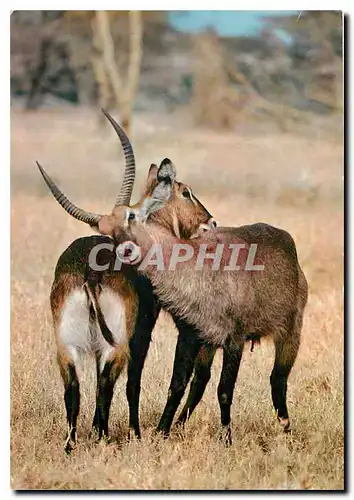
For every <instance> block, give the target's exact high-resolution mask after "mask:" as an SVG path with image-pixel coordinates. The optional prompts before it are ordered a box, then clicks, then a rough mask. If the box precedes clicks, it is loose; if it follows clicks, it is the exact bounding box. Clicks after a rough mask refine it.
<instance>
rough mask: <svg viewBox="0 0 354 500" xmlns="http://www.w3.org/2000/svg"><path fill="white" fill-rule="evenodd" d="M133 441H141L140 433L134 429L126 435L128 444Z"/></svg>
mask: <svg viewBox="0 0 354 500" xmlns="http://www.w3.org/2000/svg"><path fill="white" fill-rule="evenodd" d="M134 439H137V440H139V441H140V439H141V435H140V431H135V430H134V429H129V431H128V435H127V440H128V443H130V442H131V441H134Z"/></svg>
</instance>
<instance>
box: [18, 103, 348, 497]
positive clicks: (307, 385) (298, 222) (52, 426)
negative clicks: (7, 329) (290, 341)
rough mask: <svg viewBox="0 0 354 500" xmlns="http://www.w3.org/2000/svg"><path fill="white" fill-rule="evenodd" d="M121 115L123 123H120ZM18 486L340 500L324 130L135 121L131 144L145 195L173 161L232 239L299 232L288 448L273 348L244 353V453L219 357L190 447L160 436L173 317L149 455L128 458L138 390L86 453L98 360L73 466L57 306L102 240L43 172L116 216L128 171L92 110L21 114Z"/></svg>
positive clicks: (339, 237) (155, 348)
mask: <svg viewBox="0 0 354 500" xmlns="http://www.w3.org/2000/svg"><path fill="white" fill-rule="evenodd" d="M113 115H115V114H114V113H113ZM11 129H12V136H11V142H12V157H11V191H12V193H11V196H12V200H11V205H12V250H11V251H12V276H11V282H12V283H11V286H12V338H11V342H12V351H11V364H12V368H11V379H12V380H11V405H12V409H11V425H12V430H11V461H12V467H11V485H12V487H13V488H15V489H177V490H178V489H221V490H224V489H229V490H231V489H321V490H322V489H323V490H327V489H342V488H343V485H344V460H343V453H344V425H343V419H344V415H343V413H344V411H343V410H344V408H343V405H344V393H343V382H344V374H343V356H344V353H343V351H344V337H343V251H344V249H343V178H342V175H343V146H342V140H341V133H340V131H339V132H338V131H337V134H336V136H334V134H333V133H331V134H330V133H329V132H328V130H327V129H326V128H323V127H322V128H321V126H319V125H317V124H313V125H312V127H307V129H306V130H305V131H303V132H302V133H300V132H297V133H296V134H295V133H293V134H290V133H289V132H287V133H285V132H281V133H279V132H278V131H276V130H273V131H272V130H270V129H269V130H268V129H267V128H265V129H259V130H258V131H257V130H256V129H254V130H253V131H250V130H246V129H244V130H243V131H240V132H239V133H215V132H211V131H203V130H201V129H199V130H193V128H192V127H190V126H189V125H188V123H186V122H185V121H184V120H183V119H180V120H178V119H176V121H175V124H174V125H171V124H170V123H169V119H168V118H167V117H159V116H144V115H138V116H137V117H136V118H135V122H134V130H133V134H132V140H133V145H134V149H135V153H136V157H137V163H138V170H137V187H136V189H135V191H134V193H135V199H136V198H137V197H138V195H139V189H141V186H142V183H143V181H144V180H145V177H146V174H147V169H148V167H149V165H150V163H151V162H156V163H157V162H159V161H160V160H161V159H162V158H164V157H166V156H168V157H170V158H171V159H172V160H173V161H174V163H175V165H176V167H177V171H178V178H179V179H180V180H183V181H184V182H186V183H188V184H189V185H191V186H192V187H193V189H194V192H195V194H196V195H197V196H198V197H199V198H200V199H201V201H202V202H203V203H205V205H206V206H207V207H208V208H209V210H210V211H211V212H212V213H213V215H214V216H215V218H216V220H217V221H218V222H219V223H221V224H222V225H241V224H244V223H252V222H257V221H265V222H268V223H270V224H273V225H276V226H279V227H281V228H284V229H286V230H288V231H289V232H291V234H292V235H293V237H294V238H295V241H296V244H297V248H298V254H299V260H300V264H301V266H302V268H303V270H304V272H305V274H306V276H307V279H308V282H309V302H308V307H307V310H306V314H305V319H304V327H303V334H302V344H301V348H300V352H299V355H298V358H297V361H296V363H295V366H294V368H293V371H292V373H291V375H290V378H289V388H288V401H289V404H288V406H289V411H290V417H291V420H292V428H293V432H292V435H288V436H285V435H283V434H282V433H281V431H280V429H279V427H278V425H277V422H276V418H275V416H274V413H273V410H272V405H271V397H270V386H269V375H270V372H271V368H272V363H273V346H272V345H270V344H267V343H263V344H262V345H261V346H260V348H257V349H256V350H255V352H254V353H252V354H251V353H250V352H249V351H248V349H246V350H245V353H244V356H243V360H242V364H241V368H240V372H239V377H238V381H237V384H236V390H235V395H234V403H233V407H232V422H233V436H234V443H233V445H232V446H231V447H230V448H225V447H224V445H223V444H222V442H220V441H219V440H218V430H219V408H218V402H217V397H216V391H217V384H218V379H219V375H220V369H221V353H220V352H218V353H217V356H216V359H215V362H214V366H213V372H212V378H211V381H210V383H209V385H208V387H207V390H206V393H205V395H204V398H203V400H202V402H201V403H200V405H199V407H198V408H197V410H196V411H195V413H194V414H193V416H192V418H191V420H190V422H189V423H188V424H187V426H186V429H185V431H183V432H180V433H176V432H175V433H172V435H171V437H170V438H169V439H167V440H163V439H162V438H161V437H158V436H155V435H154V429H155V426H156V425H157V423H158V420H159V417H160V415H161V412H162V410H163V407H164V404H165V401H166V397H167V391H168V385H169V382H170V377H171V372H172V364H173V357H174V349H175V345H176V339H177V335H176V330H175V328H174V325H173V323H172V321H171V319H170V318H169V317H168V316H167V314H162V315H161V316H160V318H159V320H158V323H157V325H156V328H155V330H154V333H153V342H152V344H151V348H150V351H149V354H148V357H147V361H146V366H145V369H144V373H143V379H142V393H141V409H140V415H141V427H142V440H141V441H140V442H138V441H135V440H133V441H132V442H130V443H128V442H127V441H126V435H127V431H128V427H127V423H128V406H127V401H126V397H125V383H126V374H124V375H123V376H122V377H121V378H120V379H119V381H118V383H117V385H116V390H115V395H114V399H113V404H112V410H111V419H110V428H111V434H112V435H113V436H114V437H116V438H117V439H118V441H119V442H120V445H119V446H118V445H116V444H111V445H105V444H100V445H96V444H95V443H94V441H93V440H92V439H90V438H89V431H90V426H91V421H92V415H93V410H94V400H95V369H94V363H93V361H92V360H87V362H85V363H84V365H83V366H84V370H83V371H82V374H81V389H82V399H81V413H80V418H79V427H78V446H77V448H76V449H75V451H74V452H73V453H72V456H71V457H70V458H68V457H67V456H66V455H65V454H64V451H63V444H64V440H65V433H66V422H65V412H64V401H63V388H62V382H61V379H60V376H59V371H58V368H57V365H56V360H55V344H54V334H53V331H52V324H51V315H50V309H49V299H48V296H49V290H50V285H51V281H52V278H53V271H54V267H55V264H56V261H57V259H58V257H59V255H60V254H61V252H62V251H63V250H64V249H65V248H66V247H67V246H68V245H69V244H70V243H71V241H72V240H73V239H75V238H77V237H79V236H83V235H85V234H90V230H89V229H88V228H87V227H86V226H84V225H82V224H80V223H79V222H77V221H75V220H74V219H72V218H71V217H69V216H68V215H66V214H65V213H64V211H63V210H62V209H61V208H60V207H59V206H58V204H57V203H56V202H55V201H54V199H53V198H52V196H51V195H50V194H49V193H48V190H47V188H46V186H45V185H44V182H43V180H42V179H41V178H40V175H39V173H38V171H37V168H36V165H35V160H36V159H38V160H39V161H41V162H42V164H43V165H44V166H45V167H46V168H47V170H48V172H49V173H50V175H52V176H53V178H54V179H55V180H56V181H58V182H59V185H60V186H61V187H62V189H63V190H64V191H65V192H66V193H67V195H68V196H69V198H72V200H73V201H74V202H75V203H77V204H78V205H79V206H82V207H83V208H87V209H89V210H92V211H97V212H104V211H106V212H108V211H109V210H110V209H111V207H112V204H113V202H114V200H115V197H116V194H117V192H118V189H119V186H120V180H121V175H122V170H123V157H122V153H121V151H120V148H119V145H118V143H117V140H116V138H115V135H114V133H113V131H112V130H111V129H110V128H109V127H108V126H107V128H106V129H105V130H103V131H99V130H98V129H97V122H96V116H95V115H94V114H93V112H91V111H89V110H79V111H77V110H71V109H69V108H68V109H47V110H43V111H40V112H37V113H24V112H23V111H21V110H20V109H13V110H12V120H11Z"/></svg>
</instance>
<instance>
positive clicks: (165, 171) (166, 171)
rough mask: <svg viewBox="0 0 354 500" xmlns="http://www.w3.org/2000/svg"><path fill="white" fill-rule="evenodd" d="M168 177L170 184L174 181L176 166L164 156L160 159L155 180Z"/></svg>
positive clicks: (162, 179)
mask: <svg viewBox="0 0 354 500" xmlns="http://www.w3.org/2000/svg"><path fill="white" fill-rule="evenodd" d="M167 179H169V180H170V182H171V184H173V183H174V181H175V179H176V167H175V166H174V164H173V163H172V161H171V160H169V159H168V158H165V159H164V160H162V162H161V165H160V167H159V170H158V172H157V180H158V181H159V182H161V181H164V180H167Z"/></svg>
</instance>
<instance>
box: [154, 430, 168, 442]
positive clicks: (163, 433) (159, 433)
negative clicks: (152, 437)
mask: <svg viewBox="0 0 354 500" xmlns="http://www.w3.org/2000/svg"><path fill="white" fill-rule="evenodd" d="M155 434H156V435H157V436H161V437H163V438H164V439H167V438H168V437H169V435H170V431H169V430H167V429H159V428H157V429H156V430H155Z"/></svg>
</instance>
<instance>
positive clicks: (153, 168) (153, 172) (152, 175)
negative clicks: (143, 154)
mask: <svg viewBox="0 0 354 500" xmlns="http://www.w3.org/2000/svg"><path fill="white" fill-rule="evenodd" d="M158 171H159V168H158V166H157V165H155V163H151V165H150V168H149V173H148V176H147V179H146V190H149V188H150V187H151V185H152V183H153V182H156V180H157V172H158Z"/></svg>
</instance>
